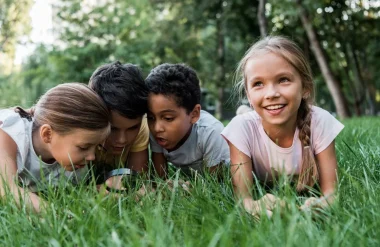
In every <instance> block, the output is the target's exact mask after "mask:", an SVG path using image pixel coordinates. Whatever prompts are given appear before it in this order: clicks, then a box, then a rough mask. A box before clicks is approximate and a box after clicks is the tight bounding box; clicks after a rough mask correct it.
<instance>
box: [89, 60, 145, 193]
mask: <svg viewBox="0 0 380 247" xmlns="http://www.w3.org/2000/svg"><path fill="white" fill-rule="evenodd" d="M89 86H90V88H92V89H93V90H94V91H95V92H97V93H98V95H99V96H100V97H101V98H102V99H103V101H104V102H105V104H106V105H107V107H108V109H109V110H110V111H111V134H110V135H109V136H108V138H107V140H106V141H105V143H104V145H103V149H102V150H98V151H97V153H96V161H95V167H94V168H95V169H94V172H95V175H96V177H97V183H99V184H100V183H103V182H105V181H106V185H107V186H108V187H118V186H119V185H118V184H119V180H120V179H121V177H120V176H116V177H110V174H111V173H112V175H117V174H119V175H121V174H123V171H128V172H130V171H129V170H126V169H120V170H115V169H117V168H121V167H128V168H130V169H132V170H133V171H136V172H143V171H146V170H147V167H148V144H149V128H148V124H147V120H146V116H145V114H146V112H147V109H148V107H147V96H148V89H147V87H146V85H145V82H144V79H143V77H142V75H141V71H140V70H139V68H138V67H137V66H135V65H132V64H121V63H120V62H118V61H117V62H114V63H111V64H105V65H103V66H100V67H99V68H97V69H96V71H95V72H94V73H93V74H92V76H91V78H90V83H89ZM115 172H116V173H115Z"/></svg>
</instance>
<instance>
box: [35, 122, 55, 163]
mask: <svg viewBox="0 0 380 247" xmlns="http://www.w3.org/2000/svg"><path fill="white" fill-rule="evenodd" d="M32 142H33V149H34V152H35V153H36V154H37V156H39V157H40V158H41V160H42V161H43V162H45V163H54V162H55V159H54V158H53V156H52V155H51V153H50V151H49V147H48V145H47V144H46V143H45V142H44V141H43V140H42V138H41V136H40V133H39V129H37V130H35V131H33V132H32Z"/></svg>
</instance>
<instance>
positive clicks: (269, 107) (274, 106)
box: [264, 105, 285, 110]
mask: <svg viewBox="0 0 380 247" xmlns="http://www.w3.org/2000/svg"><path fill="white" fill-rule="evenodd" d="M284 107H285V105H269V106H265V107H264V108H265V109H267V110H278V109H281V108H284Z"/></svg>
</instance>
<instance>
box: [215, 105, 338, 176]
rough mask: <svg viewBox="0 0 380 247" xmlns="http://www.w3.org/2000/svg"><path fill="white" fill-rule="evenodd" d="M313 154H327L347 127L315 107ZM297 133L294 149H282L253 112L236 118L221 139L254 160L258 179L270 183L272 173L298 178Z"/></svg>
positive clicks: (300, 154) (298, 150) (299, 159)
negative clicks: (331, 144) (333, 142)
mask: <svg viewBox="0 0 380 247" xmlns="http://www.w3.org/2000/svg"><path fill="white" fill-rule="evenodd" d="M311 114H312V115H311V126H310V128H311V138H310V140H311V150H312V151H313V153H314V155H316V154H319V153H320V152H322V151H323V150H325V149H326V148H327V147H328V146H329V145H330V143H331V142H332V141H333V140H334V139H335V138H336V136H337V135H338V134H339V132H340V131H341V130H342V129H343V128H344V126H343V125H342V124H341V123H340V122H339V121H338V120H336V119H335V117H333V116H332V115H331V114H330V113H329V112H327V111H326V110H323V109H321V108H319V107H316V106H312V112H311ZM298 133H299V130H298V128H297V129H296V131H295V133H294V138H293V144H292V146H291V147H288V148H282V147H279V146H278V145H277V144H276V143H274V142H273V141H272V140H271V139H270V138H269V137H268V135H267V134H266V133H265V131H264V128H263V125H262V120H261V117H260V116H259V115H258V114H257V112H255V111H252V112H248V113H245V114H242V115H238V116H236V117H234V118H233V119H232V120H231V122H230V123H229V124H228V125H227V126H226V128H225V129H224V130H223V132H222V135H223V136H224V138H226V140H228V141H230V142H231V143H232V144H233V145H234V146H235V147H236V148H237V149H238V150H240V151H241V152H242V153H244V154H245V155H247V156H248V157H250V158H251V160H252V165H253V171H254V173H255V176H256V177H257V178H258V179H259V180H261V181H264V180H267V179H269V180H270V179H271V174H272V170H274V171H275V172H276V173H277V174H286V175H292V174H299V173H300V171H301V165H302V144H301V140H300V139H299V136H298Z"/></svg>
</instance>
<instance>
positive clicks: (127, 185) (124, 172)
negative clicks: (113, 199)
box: [106, 168, 139, 193]
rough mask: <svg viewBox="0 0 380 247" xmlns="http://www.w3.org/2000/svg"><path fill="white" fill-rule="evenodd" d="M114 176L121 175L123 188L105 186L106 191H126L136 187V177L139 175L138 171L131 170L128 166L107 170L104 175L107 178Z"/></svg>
mask: <svg viewBox="0 0 380 247" xmlns="http://www.w3.org/2000/svg"><path fill="white" fill-rule="evenodd" d="M115 176H122V177H121V184H122V186H123V189H115V188H111V187H109V186H107V187H106V189H107V190H108V191H110V192H116V193H126V192H128V191H129V190H131V189H134V188H136V186H137V182H138V177H139V173H138V172H136V171H133V170H131V169H129V168H119V169H115V170H112V171H110V172H108V173H107V175H106V178H107V179H109V178H111V177H115ZM107 179H106V180H107Z"/></svg>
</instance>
